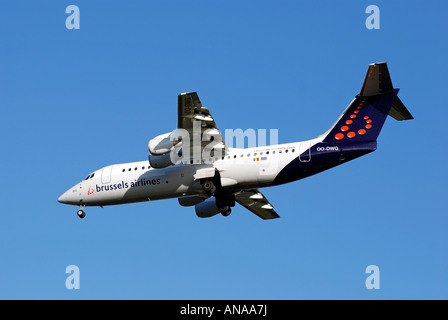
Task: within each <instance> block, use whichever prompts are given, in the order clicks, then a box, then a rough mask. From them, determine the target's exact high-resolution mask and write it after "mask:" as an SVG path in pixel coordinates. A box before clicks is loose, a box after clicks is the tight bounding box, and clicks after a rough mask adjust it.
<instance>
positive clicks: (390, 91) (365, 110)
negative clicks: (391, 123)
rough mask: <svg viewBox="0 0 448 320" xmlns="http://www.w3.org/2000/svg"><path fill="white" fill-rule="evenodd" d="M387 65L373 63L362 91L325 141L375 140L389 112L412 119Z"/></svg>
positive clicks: (396, 116)
mask: <svg viewBox="0 0 448 320" xmlns="http://www.w3.org/2000/svg"><path fill="white" fill-rule="evenodd" d="M398 91H399V89H394V88H393V86H392V81H391V79H390V76H389V70H388V68H387V64H386V63H385V62H383V63H373V64H371V65H370V66H369V69H368V70H367V75H366V77H365V80H364V83H363V86H362V88H361V92H360V93H359V94H358V95H357V96H356V97H355V99H354V100H353V101H352V103H351V104H350V105H349V106H348V108H347V109H346V110H345V112H344V113H343V114H342V116H341V117H340V118H339V119H338V121H337V122H336V123H335V124H334V125H333V127H332V128H331V129H330V130H329V131H328V132H327V133H326V136H325V138H324V140H323V141H324V142H335V143H336V142H359V141H376V139H377V138H378V135H379V134H380V131H381V128H382V127H383V124H384V122H385V121H386V118H387V116H388V115H390V116H392V117H393V118H395V119H396V120H409V119H413V117H412V115H411V114H410V113H409V111H408V110H407V109H406V107H405V106H404V105H403V103H402V102H401V100H400V99H399V98H398V97H397V94H398Z"/></svg>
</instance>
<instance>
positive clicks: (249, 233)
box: [0, 0, 448, 299]
mask: <svg viewBox="0 0 448 320" xmlns="http://www.w3.org/2000/svg"><path fill="white" fill-rule="evenodd" d="M71 4H75V5H77V6H78V7H79V9H80V12H81V16H80V17H81V21H80V29H79V30H68V29H67V28H66V27H65V19H66V18H67V17H68V14H66V13H65V8H66V7H67V6H68V5H71ZM370 4H375V5H377V6H378V7H379V8H380V29H379V30H368V29H367V28H366V27H365V20H366V18H367V17H368V14H366V13H365V9H366V7H367V6H368V5H370ZM447 10H448V5H447V3H446V2H445V1H425V2H422V1H375V2H370V1H348V0H345V1H337V2H336V1H313V2H299V1H256V2H255V1H244V2H242V1H189V2H185V1H163V2H162V1H157V2H156V1H132V2H128V1H108V2H106V1H98V0H96V1H80V0H72V1H65V0H64V1H39V2H36V1H22V0H20V1H8V2H6V1H2V2H1V3H0V15H1V18H0V43H1V49H0V105H1V109H0V110H1V113H2V117H1V119H2V125H1V126H0V134H1V136H2V141H3V145H2V148H1V151H0V154H1V164H2V167H3V170H0V178H1V181H2V183H1V186H0V188H1V198H2V200H3V201H2V204H1V205H2V210H1V212H2V213H1V223H0V253H1V258H0V261H1V263H0V298H2V299H442V298H443V299H447V298H448V289H447V287H448V276H447V272H446V270H448V256H447V252H448V241H447V240H448V236H447V225H448V218H447V211H446V207H445V198H446V191H447V189H446V184H445V181H446V179H447V173H446V169H445V164H446V156H447V151H446V147H445V144H444V138H443V137H444V136H445V135H444V133H445V132H444V129H443V128H445V127H446V123H445V120H446V118H447V116H448V112H447V111H446V110H447V108H446V107H447V103H446V98H445V96H444V95H445V93H446V85H447V81H446V74H447V72H448V67H447V62H446V56H447V55H448V47H447V42H446V33H447V31H448V30H447V24H446V12H447ZM381 61H387V62H388V65H389V71H390V74H391V77H392V81H393V83H394V86H395V87H398V88H401V91H400V98H401V100H402V101H403V102H404V104H405V105H406V106H407V107H408V109H409V110H410V111H411V113H412V114H413V115H414V117H415V120H413V121H407V122H397V121H395V120H393V119H392V118H389V119H388V120H387V121H386V124H385V126H384V128H383V130H382V132H381V135H380V137H379V141H378V150H377V151H376V152H375V153H372V154H369V155H367V156H365V157H362V158H360V159H357V160H354V161H352V162H349V163H347V164H344V165H342V166H340V167H337V168H334V169H332V170H329V171H326V172H324V173H321V174H319V175H316V176H313V177H310V178H308V179H305V180H302V181H299V182H294V183H291V184H287V185H282V186H279V187H275V188H268V189H264V190H263V192H264V194H265V195H266V197H267V198H268V199H269V200H270V201H271V202H272V203H273V204H274V206H275V208H276V211H277V212H278V213H279V215H280V216H281V218H280V219H277V220H274V221H262V220H260V219H258V218H257V217H256V216H254V215H253V214H251V213H250V212H248V211H245V210H244V209H243V208H242V207H237V208H235V209H234V210H233V213H232V214H231V215H230V216H229V217H227V218H224V217H222V216H220V215H219V216H215V217H213V218H210V219H199V218H197V217H196V215H195V213H194V209H193V208H183V207H181V206H179V204H178V202H177V200H166V201H155V202H148V203H139V204H131V205H125V206H114V207H105V208H103V209H101V208H87V209H86V212H87V217H86V218H85V219H83V220H81V219H79V218H78V217H77V216H76V210H77V208H76V207H74V206H67V205H62V204H59V203H58V202H57V201H56V200H57V198H58V196H59V195H60V194H61V193H62V192H64V191H65V190H66V189H68V188H69V187H71V186H72V185H73V184H75V183H76V182H78V181H79V180H81V179H83V178H84V177H85V176H86V175H87V174H89V173H90V172H92V171H93V170H96V169H99V168H101V167H104V166H106V165H109V164H113V163H124V162H131V161H140V160H144V159H146V157H147V153H148V151H147V142H148V140H149V139H151V138H152V137H154V136H156V135H159V134H162V133H165V132H169V131H171V130H173V129H174V128H175V126H176V121H177V118H176V117H177V115H176V113H177V94H179V93H181V92H186V91H197V92H198V94H199V97H200V98H201V100H202V103H203V105H204V106H206V107H208V108H209V109H210V110H211V112H212V114H213V116H214V118H215V120H216V122H217V124H218V126H219V128H220V129H221V130H222V131H224V129H226V128H228V129H237V128H241V129H243V130H245V129H248V128H253V129H256V130H257V129H268V130H269V129H278V130H279V142H280V143H286V142H293V141H300V140H306V139H310V138H313V137H315V136H317V135H319V134H321V133H323V132H324V131H326V130H327V129H328V128H329V127H330V126H331V125H332V124H333V123H334V122H335V121H336V119H337V118H338V117H339V115H340V114H341V113H342V111H343V110H344V109H345V107H346V106H347V105H348V103H349V102H350V101H351V100H352V98H353V97H354V96H355V95H356V94H357V93H358V92H359V90H360V88H361V85H362V81H363V79H364V76H365V72H366V69H367V66H368V64H370V63H372V62H381ZM69 265H77V266H78V267H79V269H80V274H81V278H80V285H81V288H80V289H79V290H67V289H66V287H65V280H66V277H67V276H68V275H67V274H65V269H66V267H67V266H69ZM368 265H377V266H378V267H379V269H380V272H381V273H380V283H381V288H380V289H379V290H368V289H366V287H365V280H366V278H367V276H368V275H367V274H366V273H365V269H366V267H367V266H368Z"/></svg>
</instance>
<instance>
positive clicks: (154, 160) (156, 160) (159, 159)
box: [148, 153, 174, 169]
mask: <svg viewBox="0 0 448 320" xmlns="http://www.w3.org/2000/svg"><path fill="white" fill-rule="evenodd" d="M148 160H149V165H150V166H151V167H153V168H155V169H162V168H166V167H168V166H171V165H173V164H174V163H173V161H172V160H171V153H167V154H164V155H163V156H152V155H149V156H148Z"/></svg>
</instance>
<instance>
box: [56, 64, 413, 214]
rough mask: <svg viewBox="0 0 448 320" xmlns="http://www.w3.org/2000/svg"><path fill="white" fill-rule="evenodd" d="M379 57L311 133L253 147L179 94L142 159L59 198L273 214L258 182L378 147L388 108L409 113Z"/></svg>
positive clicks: (272, 182)
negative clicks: (328, 122) (235, 144)
mask: <svg viewBox="0 0 448 320" xmlns="http://www.w3.org/2000/svg"><path fill="white" fill-rule="evenodd" d="M398 91H399V89H394V87H393V86H392V81H391V78H390V75H389V70H388V67H387V64H386V62H381V63H372V64H370V65H369V67H368V69H367V74H366V76H365V79H364V82H363V85H362V87H361V91H360V93H359V94H357V95H356V96H355V98H354V99H353V100H352V102H351V103H350V104H349V105H348V107H347V108H346V109H345V111H344V112H343V113H342V115H341V116H340V117H339V119H338V120H337V121H336V122H335V123H334V125H333V126H332V127H331V128H330V129H329V130H327V131H326V132H325V133H323V134H322V135H320V136H318V137H317V138H314V139H311V140H307V141H301V142H293V143H286V144H278V145H270V146H263V147H255V148H230V147H228V146H227V145H226V144H225V141H224V139H223V137H222V135H221V133H220V131H219V129H218V127H217V126H216V123H215V121H214V119H213V117H212V115H211V113H210V111H209V109H207V108H205V107H203V106H202V104H201V101H200V100H199V97H198V95H197V93H196V92H187V93H181V94H180V95H178V117H177V120H178V121H177V129H175V130H174V131H172V132H169V133H166V134H163V135H160V136H157V137H155V138H154V139H151V140H149V142H148V149H149V156H148V160H145V161H139V162H131V163H123V164H114V165H110V166H107V167H104V168H101V169H99V170H96V171H94V172H92V173H91V174H89V175H88V176H87V177H86V178H85V179H84V180H83V181H81V182H79V183H77V184H75V185H74V186H73V187H71V188H70V189H68V190H67V191H66V192H64V193H63V194H62V195H61V196H60V197H59V198H58V201H59V202H60V203H64V204H69V205H76V206H79V207H80V209H79V210H78V212H77V214H78V216H79V217H80V218H84V217H85V216H86V214H85V211H84V208H85V207H86V206H100V207H103V206H108V205H118V204H127V203H135V202H143V201H152V200H161V199H171V198H177V199H178V201H179V204H180V205H181V206H186V207H188V206H194V207H195V211H196V215H197V216H198V217H200V218H208V217H212V216H214V215H216V214H219V213H221V214H222V215H223V216H228V215H229V214H230V213H231V210H232V209H231V208H233V207H234V206H235V205H236V203H238V204H240V205H241V206H243V207H245V208H246V209H248V210H249V211H251V212H253V213H254V214H255V215H257V216H258V217H260V218H262V219H265V220H267V219H275V218H279V215H278V214H277V212H276V211H275V210H274V207H273V205H272V204H271V203H270V202H269V201H268V200H267V199H266V197H265V196H264V195H263V194H262V193H261V191H260V190H259V189H261V188H265V187H270V186H277V185H281V184H285V183H289V182H292V181H296V180H300V179H303V178H306V177H309V176H312V175H314V174H317V173H319V172H322V171H324V170H328V169H330V168H333V167H335V166H338V165H340V164H343V163H345V162H348V161H350V160H353V159H356V158H358V157H361V156H363V155H366V154H368V153H371V152H373V151H375V150H376V149H377V138H378V135H379V133H380V131H381V128H382V127H383V124H384V122H385V120H386V118H387V116H388V115H390V116H391V117H392V118H394V119H396V120H398V121H402V120H410V119H413V116H412V115H411V114H410V113H409V111H408V110H407V109H406V107H405V106H404V104H403V103H402V102H401V100H400V99H399V98H398V96H397V95H398Z"/></svg>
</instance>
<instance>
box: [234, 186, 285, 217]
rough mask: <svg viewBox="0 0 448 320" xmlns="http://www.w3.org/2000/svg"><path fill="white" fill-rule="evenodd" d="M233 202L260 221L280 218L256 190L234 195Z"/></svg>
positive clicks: (243, 191)
mask: <svg viewBox="0 0 448 320" xmlns="http://www.w3.org/2000/svg"><path fill="white" fill-rule="evenodd" d="M235 201H236V202H238V203H239V204H240V205H242V206H243V207H245V208H246V209H248V210H250V211H252V212H253V213H255V214H256V215H257V216H259V217H260V218H261V219H264V220H266V219H275V218H280V216H279V215H278V214H277V212H275V210H274V208H273V206H272V204H271V203H270V202H269V201H268V199H266V197H265V196H264V195H263V194H262V193H261V192H260V191H259V190H258V189H248V190H242V191H239V192H238V193H235Z"/></svg>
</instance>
